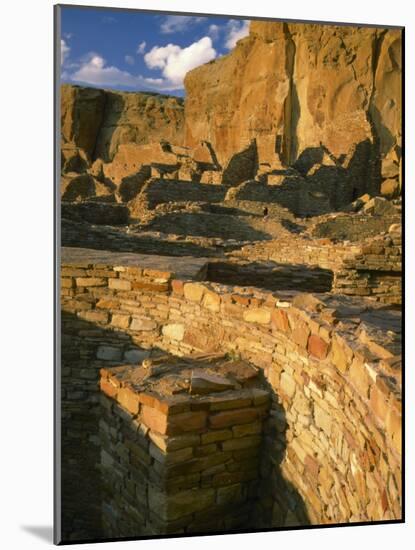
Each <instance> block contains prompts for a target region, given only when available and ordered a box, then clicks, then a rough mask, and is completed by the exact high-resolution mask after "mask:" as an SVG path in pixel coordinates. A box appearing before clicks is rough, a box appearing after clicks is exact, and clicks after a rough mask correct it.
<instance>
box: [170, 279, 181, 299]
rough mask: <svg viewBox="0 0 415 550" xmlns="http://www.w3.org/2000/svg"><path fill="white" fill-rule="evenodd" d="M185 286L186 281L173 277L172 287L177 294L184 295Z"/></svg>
mask: <svg viewBox="0 0 415 550" xmlns="http://www.w3.org/2000/svg"><path fill="white" fill-rule="evenodd" d="M183 287H184V282H183V281H180V280H179V279H173V281H172V282H171V288H172V291H173V293H174V294H177V295H178V296H183Z"/></svg>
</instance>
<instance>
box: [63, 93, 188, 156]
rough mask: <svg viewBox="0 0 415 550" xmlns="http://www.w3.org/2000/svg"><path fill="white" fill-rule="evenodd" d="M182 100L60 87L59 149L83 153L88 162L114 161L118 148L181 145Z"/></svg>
mask: <svg viewBox="0 0 415 550" xmlns="http://www.w3.org/2000/svg"><path fill="white" fill-rule="evenodd" d="M183 128H184V113H183V99H182V98H179V97H172V96H164V95H160V94H153V93H144V92H114V91H109V90H98V89H95V88H84V87H79V86H72V85H69V84H64V85H63V86H62V87H61V133H62V145H63V147H66V146H69V147H71V146H73V147H78V148H80V149H83V151H85V153H87V155H88V156H89V158H90V159H91V160H95V159H96V158H101V159H103V160H104V161H106V162H108V161H111V160H112V159H113V158H114V155H115V153H116V152H117V149H118V146H119V145H123V144H131V143H133V144H137V145H145V144H148V143H152V142H158V141H160V140H162V139H165V140H168V141H172V142H173V143H177V144H180V143H181V142H182V141H183Z"/></svg>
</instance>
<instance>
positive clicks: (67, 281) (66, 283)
mask: <svg viewBox="0 0 415 550" xmlns="http://www.w3.org/2000/svg"><path fill="white" fill-rule="evenodd" d="M74 286H75V285H74V279H73V278H72V277H62V278H61V288H73V287H74Z"/></svg>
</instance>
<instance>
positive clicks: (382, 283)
mask: <svg viewBox="0 0 415 550" xmlns="http://www.w3.org/2000/svg"><path fill="white" fill-rule="evenodd" d="M233 255H234V256H236V257H243V258H250V259H251V260H260V259H261V260H271V261H275V262H278V263H283V264H303V265H307V266H318V267H320V268H322V269H329V270H332V271H333V273H334V280H333V291H334V292H336V293H340V294H346V295H350V296H364V297H371V298H373V299H375V300H377V301H381V302H383V303H389V304H401V303H402V282H401V280H402V235H401V233H398V232H394V233H386V234H384V235H380V236H378V237H374V238H369V239H366V240H365V241H364V242H363V243H353V244H351V243H348V242H346V243H333V242H332V241H331V240H330V239H314V240H312V241H311V240H307V239H304V238H301V237H295V236H291V237H290V239H287V240H284V239H280V240H279V241H278V247H276V246H275V245H274V244H270V245H268V246H267V243H261V246H256V245H248V246H245V247H243V248H242V250H241V251H240V252H238V253H233Z"/></svg>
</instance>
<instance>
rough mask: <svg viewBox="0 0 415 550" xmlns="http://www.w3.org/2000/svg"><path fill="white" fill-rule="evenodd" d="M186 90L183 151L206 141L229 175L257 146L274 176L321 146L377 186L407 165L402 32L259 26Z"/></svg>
mask: <svg viewBox="0 0 415 550" xmlns="http://www.w3.org/2000/svg"><path fill="white" fill-rule="evenodd" d="M185 87H186V103H185V144H186V145H187V146H190V147H192V146H194V145H195V144H196V143H198V142H199V141H200V140H201V139H206V140H208V141H209V142H210V143H211V144H212V146H213V148H214V149H215V151H216V154H217V156H218V159H219V161H220V163H221V164H222V165H223V166H224V167H225V166H226V165H227V164H228V163H229V162H230V160H231V158H232V156H233V155H235V154H236V153H238V152H239V151H241V150H243V149H245V148H246V147H247V146H249V144H250V142H251V141H252V140H253V139H255V140H256V145H257V150H258V159H257V160H258V163H259V166H261V165H265V166H269V167H270V168H278V167H279V166H281V164H282V165H283V166H288V165H293V164H295V162H296V161H298V159H301V156H302V155H303V154H306V156H307V154H308V153H309V152H310V150H313V149H316V150H317V149H318V148H321V146H323V149H321V153H322V154H323V153H324V154H325V155H326V157H327V158H329V157H330V155H331V159H332V161H331V162H332V163H333V162H334V163H335V164H337V165H339V166H340V165H341V166H343V167H346V168H347V166H348V164H350V163H351V164H352V165H353V170H354V174H355V175H357V176H358V177H361V178H369V179H373V178H374V179H375V180H377V185H379V184H380V178H381V172H382V171H384V170H383V168H382V167H383V165H381V161H382V159H386V160H384V161H383V162H386V164H388V163H390V162H392V163H394V166H395V165H396V166H397V165H398V163H399V159H400V146H401V31H400V30H395V29H394V30H392V29H389V30H385V29H376V28H359V27H340V26H331V25H313V24H286V23H279V22H261V21H254V22H252V23H251V27H250V34H249V36H248V37H246V38H244V39H242V40H240V41H239V42H238V44H237V46H236V47H235V49H234V50H233V51H232V52H231V53H230V54H228V55H227V56H224V57H222V58H220V59H218V60H216V61H212V62H210V63H208V64H206V65H203V66H200V67H198V68H196V69H194V70H193V71H191V72H189V73H188V74H187V76H186V79H185ZM315 152H317V151H315ZM327 154H328V155H329V156H327ZM317 156H318V155H317ZM319 162H321V159H320V160H319ZM356 165H359V166H358V167H357V168H356ZM396 166H395V167H394V168H393V170H395V172H396V169H397V168H396ZM384 177H387V176H384Z"/></svg>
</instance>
